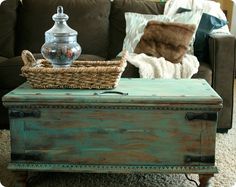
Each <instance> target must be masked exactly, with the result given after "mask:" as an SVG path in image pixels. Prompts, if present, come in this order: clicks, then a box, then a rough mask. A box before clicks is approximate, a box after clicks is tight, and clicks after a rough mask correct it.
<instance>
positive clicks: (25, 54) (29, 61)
mask: <svg viewBox="0 0 236 187" xmlns="http://www.w3.org/2000/svg"><path fill="white" fill-rule="evenodd" d="M21 58H22V60H23V62H24V65H25V66H29V67H32V66H35V65H36V60H35V58H34V55H33V54H32V53H31V52H30V51H28V50H23V51H22V52H21Z"/></svg>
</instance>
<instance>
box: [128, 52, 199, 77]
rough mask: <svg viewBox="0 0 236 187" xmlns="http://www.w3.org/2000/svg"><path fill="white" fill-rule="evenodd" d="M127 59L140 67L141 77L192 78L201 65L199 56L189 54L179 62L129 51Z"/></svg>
mask: <svg viewBox="0 0 236 187" xmlns="http://www.w3.org/2000/svg"><path fill="white" fill-rule="evenodd" d="M127 61H128V62H130V63H131V64H133V65H134V66H135V67H137V68H139V74H140V77H141V78H167V79H168V78H191V77H192V76H193V74H195V73H197V72H198V67H199V62H198V60H197V58H196V57H195V56H193V55H189V54H186V55H185V56H184V58H183V61H182V63H177V64H173V63H171V62H169V61H167V60H165V58H163V57H161V58H156V57H151V56H147V55H146V54H144V53H141V54H136V53H128V54H127Z"/></svg>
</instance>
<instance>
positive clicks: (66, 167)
mask: <svg viewBox="0 0 236 187" xmlns="http://www.w3.org/2000/svg"><path fill="white" fill-rule="evenodd" d="M8 168H9V169H12V170H44V171H78V172H80V171H81V172H82V171H88V172H124V173H130V172H157V173H217V168H216V167H215V166H128V165H82V164H46V163H45V164H44V163H10V164H9V167H8Z"/></svg>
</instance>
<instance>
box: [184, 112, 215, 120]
mask: <svg viewBox="0 0 236 187" xmlns="http://www.w3.org/2000/svg"><path fill="white" fill-rule="evenodd" d="M185 118H186V119H187V120H189V121H192V120H207V121H217V113H216V112H212V113H194V112H187V113H186V116H185Z"/></svg>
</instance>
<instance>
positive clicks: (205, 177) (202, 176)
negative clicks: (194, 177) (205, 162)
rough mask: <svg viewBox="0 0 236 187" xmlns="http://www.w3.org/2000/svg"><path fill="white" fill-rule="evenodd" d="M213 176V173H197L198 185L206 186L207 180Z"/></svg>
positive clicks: (200, 186)
mask: <svg viewBox="0 0 236 187" xmlns="http://www.w3.org/2000/svg"><path fill="white" fill-rule="evenodd" d="M213 176H214V174H199V181H200V185H199V187H208V186H209V180H210V179H211V177H213Z"/></svg>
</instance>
